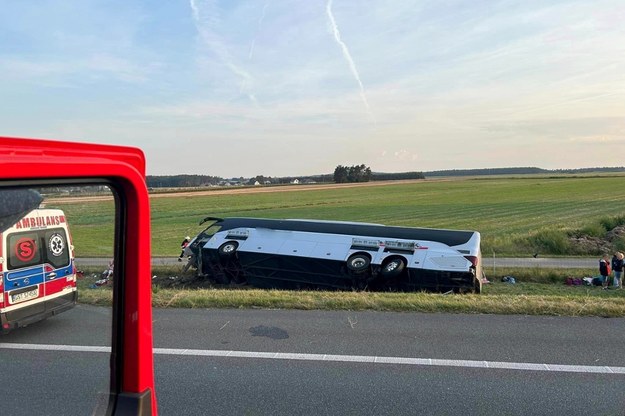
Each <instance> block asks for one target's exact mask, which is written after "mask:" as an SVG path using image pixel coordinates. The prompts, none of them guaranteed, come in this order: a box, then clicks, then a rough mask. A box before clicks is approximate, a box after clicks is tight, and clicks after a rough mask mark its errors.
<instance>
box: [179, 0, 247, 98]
mask: <svg viewBox="0 0 625 416" xmlns="http://www.w3.org/2000/svg"><path fill="white" fill-rule="evenodd" d="M200 1H201V3H202V6H203V7H202V10H200V7H198V2H200ZM189 5H190V6H191V12H192V13H193V21H194V22H195V28H196V29H197V31H198V33H199V34H200V36H201V37H202V40H203V41H204V42H205V43H206V45H208V47H209V48H210V49H211V50H212V51H213V52H214V53H215V55H217V57H218V58H219V60H220V61H221V62H222V63H223V64H224V65H225V66H226V67H227V68H228V69H229V70H230V71H232V73H234V74H235V75H236V76H237V77H238V78H239V79H240V86H239V93H243V92H244V90H247V89H248V85H249V84H250V83H251V81H252V77H251V76H250V74H248V73H247V71H245V70H244V69H243V68H240V67H239V66H238V65H236V64H235V63H234V62H233V59H232V57H231V56H230V53H229V52H228V49H227V48H226V47H225V46H224V43H223V42H222V41H221V39H220V38H219V36H218V35H216V34H215V33H214V27H215V26H216V25H217V23H218V22H219V15H218V13H217V12H218V10H217V6H216V5H215V2H214V1H213V0H203V1H202V0H189ZM204 9H208V10H207V12H206V13H203V11H204ZM245 94H246V95H247V97H248V98H249V99H250V101H252V102H253V103H254V104H258V102H257V101H256V97H255V96H254V94H252V93H250V92H249V91H245Z"/></svg>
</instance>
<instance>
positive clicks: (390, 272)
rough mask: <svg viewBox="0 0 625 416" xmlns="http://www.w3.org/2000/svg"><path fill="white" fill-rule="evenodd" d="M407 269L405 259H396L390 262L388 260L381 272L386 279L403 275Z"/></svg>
mask: <svg viewBox="0 0 625 416" xmlns="http://www.w3.org/2000/svg"><path fill="white" fill-rule="evenodd" d="M405 268H406V262H405V261H404V259H402V258H399V257H394V258H391V259H389V260H386V261H385V262H384V263H383V264H382V269H381V270H380V274H381V275H382V276H384V277H386V278H389V277H396V276H399V275H400V274H401V272H403V271H404V269H405Z"/></svg>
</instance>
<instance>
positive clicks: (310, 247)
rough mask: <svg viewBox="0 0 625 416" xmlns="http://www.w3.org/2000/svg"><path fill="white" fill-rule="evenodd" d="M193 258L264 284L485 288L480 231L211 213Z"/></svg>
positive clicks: (226, 278)
mask: <svg viewBox="0 0 625 416" xmlns="http://www.w3.org/2000/svg"><path fill="white" fill-rule="evenodd" d="M206 222H211V224H210V226H209V227H208V228H206V229H205V230H204V231H202V232H201V233H200V234H198V235H197V236H196V237H195V238H194V239H193V240H192V241H191V242H190V244H189V245H188V246H187V249H186V254H187V255H189V256H190V265H191V266H193V267H196V268H197V272H198V274H199V275H200V276H204V277H208V278H211V279H213V280H215V281H216V282H219V283H230V282H234V283H247V284H249V285H252V286H255V287H263V288H289V289H293V288H300V289H303V288H328V289H330V288H333V289H354V288H355V289H369V290H399V291H421V290H429V291H440V292H448V291H454V292H468V291H471V292H476V293H479V292H480V291H481V279H480V277H481V273H482V272H481V254H480V234H479V233H478V232H476V231H455V230H442V229H429V228H411V227H394V226H385V225H380V224H369V223H357V222H341V221H321V220H291V219H288V220H276V219H260V218H223V219H222V218H215V217H207V218H205V219H204V220H202V221H201V222H200V224H203V223H206Z"/></svg>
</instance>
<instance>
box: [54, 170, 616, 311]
mask: <svg viewBox="0 0 625 416" xmlns="http://www.w3.org/2000/svg"><path fill="white" fill-rule="evenodd" d="M622 183H623V176H615V177H609V176H608V177H556V178H540V177H530V178H514V179H509V178H508V179H505V178H495V179H457V180H452V181H431V182H428V181H425V182H422V183H413V184H396V185H395V184H394V185H388V186H384V187H370V188H345V189H327V190H315V191H297V192H276V193H266V194H265V193H263V194H239V195H218V196H217V195H215V196H201V197H200V196H198V197H194V196H191V195H185V196H181V197H173V198H172V197H170V198H154V199H153V200H152V247H153V254H154V255H156V256H159V255H161V256H176V255H177V254H178V244H179V242H180V241H179V240H181V238H182V237H183V236H184V235H186V234H189V235H194V234H195V233H197V232H198V231H199V230H201V228H202V227H199V226H197V222H198V221H199V220H200V219H201V218H203V217H205V216H208V215H212V216H254V217H267V218H318V219H333V220H350V221H365V222H378V223H384V224H389V225H406V226H422V227H434V228H450V229H472V230H478V231H480V232H481V233H482V239H483V240H482V249H483V252H484V253H488V254H490V253H492V252H496V253H497V255H498V256H527V255H530V254H532V253H534V252H536V251H538V252H540V253H543V254H545V255H547V254H567V253H569V254H582V253H576V252H575V248H574V247H570V246H567V242H566V236H567V235H568V233H578V232H580V231H581V230H594V231H593V232H594V233H599V234H600V233H601V232H602V231H601V230H602V229H605V227H604V224H606V222H610V221H614V220H615V219H618V218H622V217H623V208H622V207H625V195H623V194H618V193H614V192H613V189H616V188H618V187H620V186H621V184H622ZM62 208H63V209H65V211H66V213H67V216H68V218H69V219H70V224H71V227H72V232H73V235H74V245H75V246H76V253H77V256H79V257H80V256H110V255H111V252H112V250H111V247H112V237H111V236H112V224H113V204H112V202H92V203H87V204H84V205H81V206H74V205H72V206H65V205H64V206H62ZM617 244H621V242H617ZM497 271H498V276H489V277H491V279H492V280H497V278H498V277H500V276H501V275H503V274H513V275H515V276H516V277H517V279H518V281H519V283H518V284H517V285H504V284H502V283H499V282H494V283H492V284H489V285H486V286H485V290H484V294H483V295H481V296H473V295H463V296H449V295H441V294H423V293H413V294H401V293H367V292H322V291H318V292H317V291H315V292H287V291H262V290H250V289H245V290H234V289H218V288H211V289H203V290H187V289H184V290H183V289H168V288H164V287H154V290H153V298H154V305H155V306H159V307H161V306H163V307H165V306H171V307H274V308H300V309H327V308H330V309H375V310H399V311H441V312H466V313H520V314H550V315H598V316H625V300H624V298H625V295H622V294H621V292H620V291H601V290H600V289H596V288H589V287H566V286H564V285H563V284H562V283H559V284H546V283H544V282H546V281H553V280H557V281H558V282H563V280H564V274H566V271H564V272H562V273H564V274H562V275H560V274H559V271H557V270H556V271H551V272H549V271H545V270H543V271H540V270H522V269H519V270H511V271H509V272H508V271H505V270H500V269H498V270H497ZM545 272H546V273H547V274H550V275H551V277H549V278H536V277H535V276H536V275H537V274H540V273H545ZM594 272H595V271H587V272H586V273H583V275H591V274H595V273H594ZM575 273H578V274H579V273H581V271H579V272H575ZM172 274H174V273H173V272H172ZM487 275H488V270H487ZM580 276H581V274H580ZM532 281H541V282H543V283H533V282H532ZM85 283H86V282H85ZM85 283H81V284H82V285H85ZM97 292H102V294H103V298H101V299H100V298H97V296H99V295H96V293H97ZM107 296H109V295H107V294H106V289H104V290H91V289H85V290H81V299H82V301H83V302H89V303H92V302H93V303H99V302H104V303H106V302H107V301H106V297H107Z"/></svg>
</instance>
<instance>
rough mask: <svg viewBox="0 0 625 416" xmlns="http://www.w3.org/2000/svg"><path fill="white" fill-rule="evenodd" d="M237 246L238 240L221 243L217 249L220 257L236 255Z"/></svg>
mask: <svg viewBox="0 0 625 416" xmlns="http://www.w3.org/2000/svg"><path fill="white" fill-rule="evenodd" d="M237 248H239V243H237V242H236V241H228V242H226V243H223V244H222V245H220V246H219V248H218V249H217V252H218V253H219V256H220V257H224V258H228V257H231V256H232V255H234V253H235V252H236V251H237Z"/></svg>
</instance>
